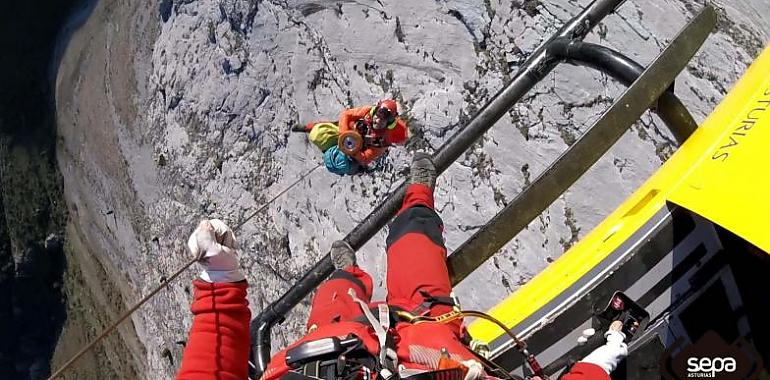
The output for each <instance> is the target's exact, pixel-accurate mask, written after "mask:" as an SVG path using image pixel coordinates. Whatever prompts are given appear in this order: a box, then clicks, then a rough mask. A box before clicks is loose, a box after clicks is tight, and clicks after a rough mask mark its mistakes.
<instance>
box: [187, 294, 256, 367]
mask: <svg viewBox="0 0 770 380" xmlns="http://www.w3.org/2000/svg"><path fill="white" fill-rule="evenodd" d="M193 285H194V286H195V300H194V301H193V304H192V307H191V309H192V313H193V315H194V317H193V324H192V328H190V334H189V336H188V338H187V346H186V347H185V350H184V356H183V357H182V367H181V369H180V370H179V373H178V374H177V376H176V378H177V379H179V380H181V379H184V380H198V379H200V380H203V379H206V380H208V379H221V380H243V379H246V378H247V376H248V362H249V346H250V337H249V321H250V320H251V311H250V310H249V307H248V302H247V301H246V288H247V287H248V285H247V284H246V282H245V281H243V282H237V283H213V284H212V283H208V282H205V281H202V280H195V281H193Z"/></svg>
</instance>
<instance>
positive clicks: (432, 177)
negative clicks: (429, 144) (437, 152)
mask: <svg viewBox="0 0 770 380" xmlns="http://www.w3.org/2000/svg"><path fill="white" fill-rule="evenodd" d="M410 174H411V178H410V180H409V183H411V184H415V183H420V184H423V185H425V186H428V187H430V188H431V189H433V188H434V187H435V186H436V166H435V165H434V164H433V159H432V158H431V156H430V154H428V153H425V152H417V153H415V154H414V157H413V158H412V170H411V173H410Z"/></svg>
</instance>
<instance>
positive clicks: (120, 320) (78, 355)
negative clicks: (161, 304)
mask: <svg viewBox="0 0 770 380" xmlns="http://www.w3.org/2000/svg"><path fill="white" fill-rule="evenodd" d="M319 167H321V164H318V165H316V166H314V167H313V168H312V169H310V170H308V171H306V172H305V173H304V174H302V175H301V176H300V177H299V178H298V179H297V180H296V181H294V182H292V183H291V185H289V186H287V187H286V188H284V189H283V190H281V191H280V192H279V193H278V194H276V195H275V196H273V197H272V198H270V200H268V201H267V202H265V203H264V204H262V206H260V207H259V208H257V209H256V210H255V211H254V212H252V213H251V214H249V215H248V216H247V217H246V218H245V219H244V220H243V221H241V222H240V223H238V224H237V225H236V226H235V227H234V228H233V231H236V230H239V229H240V228H241V227H243V225H244V224H246V223H247V222H248V221H250V220H251V219H253V218H254V217H255V216H257V215H258V214H259V213H260V212H262V211H264V210H265V209H266V208H267V206H269V205H270V204H272V203H273V202H274V201H275V200H276V199H278V198H279V197H280V196H282V195H283V194H286V192H288V191H289V190H290V189H291V188H293V187H294V186H296V185H297V184H298V183H300V182H301V181H302V180H304V179H305V178H307V177H308V176H309V175H310V174H312V173H313V172H314V171H315V170H316V169H318V168H319ZM196 262H198V258H197V257H196V258H193V259H192V260H190V261H189V262H188V263H186V264H184V265H183V266H182V267H180V268H179V269H178V270H177V271H176V272H174V273H173V274H172V275H171V276H169V277H168V278H167V279H165V280H164V281H163V282H161V283H160V285H158V287H156V288H155V289H153V290H152V291H151V292H150V293H149V294H147V295H146V296H144V297H142V299H140V300H139V301H138V302H136V303H135V304H134V305H133V306H131V308H129V309H128V310H127V311H126V312H125V313H123V314H122V315H121V316H120V318H118V319H117V320H116V321H115V322H113V323H112V324H111V325H110V326H109V327H107V328H106V329H104V331H102V333H101V334H99V336H97V337H96V338H95V339H94V340H92V341H91V342H90V343H88V344H87V345H86V346H85V347H83V348H82V349H81V350H80V351H78V353H76V354H75V355H74V356H73V357H72V358H71V359H69V360H67V361H66V362H65V363H64V364H63V365H62V366H61V367H60V368H59V369H58V370H56V372H54V373H53V374H52V375H51V376H50V377H48V380H53V379H55V378H57V377H59V376H61V375H62V373H64V371H65V370H67V368H69V367H70V366H72V364H74V363H75V362H76V361H78V359H80V358H81V357H82V356H83V355H84V354H85V353H86V352H88V351H90V350H91V349H92V348H93V347H94V346H95V345H96V344H97V343H99V342H100V341H102V339H104V338H106V337H107V336H108V335H110V333H112V332H113V331H115V329H117V327H118V326H119V325H120V324H121V323H123V321H125V320H126V319H128V317H130V316H131V314H133V313H134V312H135V311H136V310H137V309H139V308H140V307H141V306H142V305H144V304H145V303H147V301H149V300H150V299H151V298H152V297H154V296H155V295H156V294H158V292H160V291H161V290H163V289H165V288H166V287H167V286H168V285H169V284H170V283H171V282H173V281H174V280H175V279H176V278H177V277H179V275H180V274H182V273H183V272H184V271H186V270H187V269H188V268H190V267H191V266H192V265H193V264H195V263H196Z"/></svg>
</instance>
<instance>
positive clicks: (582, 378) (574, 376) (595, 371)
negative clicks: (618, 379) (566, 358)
mask: <svg viewBox="0 0 770 380" xmlns="http://www.w3.org/2000/svg"><path fill="white" fill-rule="evenodd" d="M561 380H610V375H608V374H607V372H604V369H603V368H602V367H599V366H598V365H596V364H592V363H583V362H577V363H575V365H574V366H572V369H571V370H570V371H569V373H568V374H566V375H564V376H562V377H561Z"/></svg>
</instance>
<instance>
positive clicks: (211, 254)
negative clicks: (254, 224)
mask: <svg viewBox="0 0 770 380" xmlns="http://www.w3.org/2000/svg"><path fill="white" fill-rule="evenodd" d="M236 244H237V242H236V240H235V234H233V231H232V230H231V229H230V227H228V226H227V225H226V224H225V223H224V222H222V221H221V220H219V219H211V220H203V221H202V222H201V223H200V224H199V225H198V228H196V229H195V231H194V232H193V233H192V235H190V238H189V239H188V240H187V247H188V248H189V249H190V252H191V253H192V254H193V255H194V256H195V257H197V258H198V260H200V263H201V265H202V266H203V269H204V270H203V272H201V275H200V278H201V279H202V280H203V281H206V282H238V281H243V280H244V279H246V277H244V276H243V273H241V270H240V268H239V267H238V258H237V257H236V256H235V250H236Z"/></svg>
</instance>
